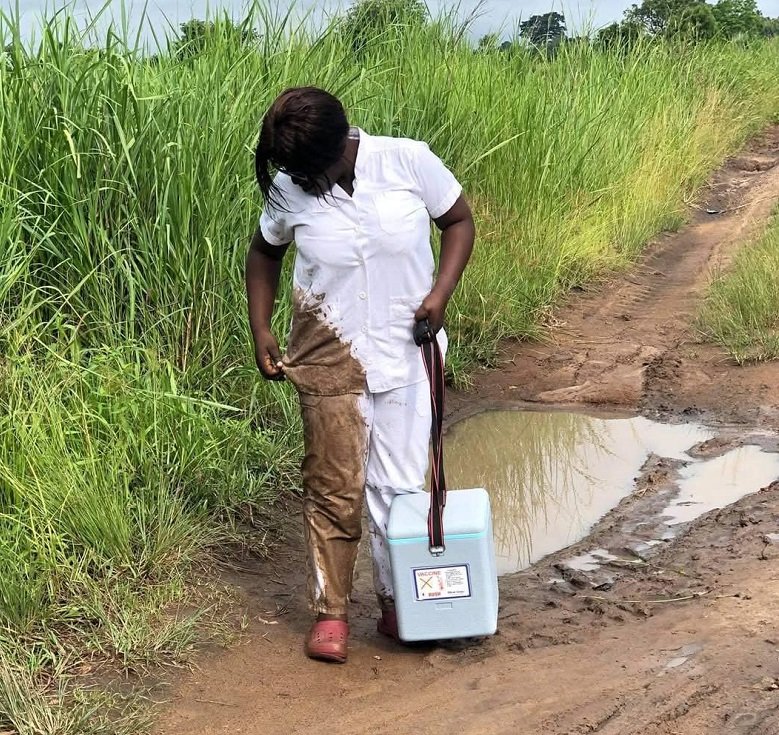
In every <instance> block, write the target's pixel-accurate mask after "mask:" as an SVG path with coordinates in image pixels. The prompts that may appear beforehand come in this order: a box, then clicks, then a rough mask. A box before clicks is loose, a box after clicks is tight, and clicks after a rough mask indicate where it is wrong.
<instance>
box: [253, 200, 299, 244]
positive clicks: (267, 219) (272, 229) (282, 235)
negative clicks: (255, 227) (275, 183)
mask: <svg viewBox="0 0 779 735" xmlns="http://www.w3.org/2000/svg"><path fill="white" fill-rule="evenodd" d="M284 215H285V213H284V212H280V211H279V210H278V209H275V208H274V207H272V206H271V205H269V204H266V206H265V209H263V210H262V214H261V215H260V232H262V236H263V237H264V238H265V240H266V242H267V243H268V244H269V245H276V246H278V247H281V246H282V245H289V243H291V242H292V239H293V232H292V228H291V227H290V226H289V225H288V223H287V221H286V217H285V216H284Z"/></svg>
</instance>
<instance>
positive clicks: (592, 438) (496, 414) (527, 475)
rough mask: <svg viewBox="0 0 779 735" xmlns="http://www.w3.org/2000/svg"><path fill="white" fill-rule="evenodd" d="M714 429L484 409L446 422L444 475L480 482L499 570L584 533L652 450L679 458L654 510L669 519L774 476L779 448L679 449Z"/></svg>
mask: <svg viewBox="0 0 779 735" xmlns="http://www.w3.org/2000/svg"><path fill="white" fill-rule="evenodd" d="M713 437H714V432H713V431H712V430H710V429H707V428H706V427H703V426H700V425H697V424H674V425H671V424H660V423H657V422H654V421H651V420H649V419H646V418H644V417H635V418H627V419H626V418H599V417H593V416H586V415H583V414H577V413H564V412H548V413H541V412H531V411H490V412H486V413H482V414H478V415H476V416H473V417H471V418H468V419H465V420H463V421H461V422H459V423H457V424H455V425H454V426H453V427H452V428H451V429H450V430H449V431H448V432H447V434H446V437H445V442H446V448H445V456H446V473H447V484H448V485H449V487H450V488H458V487H463V488H464V487H485V488H487V490H488V491H489V493H490V497H491V500H492V506H493V517H494V521H495V542H496V551H497V555H498V573H499V574H507V573H510V572H513V571H516V570H518V569H522V568H524V567H527V566H529V565H530V564H532V563H533V562H535V561H537V560H538V559H540V558H542V557H544V556H546V555H547V554H550V553H552V552H554V551H557V550H559V549H562V548H565V547H567V546H569V545H571V544H573V543H575V542H576V541H579V540H580V539H582V538H584V537H585V536H586V535H587V533H588V531H589V530H590V529H591V528H592V526H593V525H594V524H595V523H596V522H597V521H598V520H599V519H600V518H602V517H603V516H604V515H605V514H606V513H607V512H608V511H609V510H611V509H612V508H614V507H615V506H616V505H617V504H618V503H619V502H620V500H622V499H623V498H624V497H626V496H627V495H629V494H630V493H631V492H633V491H634V489H635V480H636V478H637V476H638V475H639V474H640V470H641V467H642V466H643V465H644V463H645V462H646V460H647V458H648V457H649V456H650V455H652V454H654V455H657V456H659V457H664V458H667V459H670V460H679V461H681V462H683V463H684V465H683V466H682V467H681V469H680V477H681V480H680V486H679V492H678V495H676V496H675V497H673V498H672V500H671V502H670V504H669V505H668V506H667V507H666V508H665V510H663V511H662V520H663V521H664V522H665V523H666V524H667V525H668V527H671V526H673V525H674V524H679V523H682V522H684V521H688V520H692V519H693V518H695V517H697V516H698V515H700V514H702V513H704V512H706V511H708V510H711V509H712V508H717V507H723V506H724V505H727V504H729V503H732V502H734V501H735V500H737V499H738V498H740V497H741V496H743V495H746V494H747V493H750V492H754V491H756V490H758V489H760V488H761V487H763V486H765V485H767V484H769V483H770V482H771V481H772V480H774V479H776V478H777V477H779V455H777V454H774V453H769V452H766V451H763V450H762V449H760V448H759V447H757V446H751V445H750V446H742V447H739V448H737V449H734V450H731V451H729V452H727V453H725V454H723V455H722V456H719V457H715V458H712V459H696V458H694V457H692V456H690V455H689V454H688V453H687V450H690V449H692V448H693V447H694V446H695V445H697V444H699V443H701V442H704V441H706V440H708V439H711V438H713ZM658 520H659V519H658ZM651 543H652V542H650V545H651ZM610 558H612V557H611V554H609V552H608V551H606V550H604V549H596V550H595V551H593V552H591V553H590V554H584V555H582V556H581V557H577V558H576V559H573V560H571V562H569V564H573V565H574V566H575V567H578V568H581V569H583V570H588V569H590V568H592V565H597V564H599V563H601V562H603V561H608V560H609V559H610Z"/></svg>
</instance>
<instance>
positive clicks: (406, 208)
mask: <svg viewBox="0 0 779 735" xmlns="http://www.w3.org/2000/svg"><path fill="white" fill-rule="evenodd" d="M374 202H375V205H376V219H377V222H378V225H379V228H380V229H381V231H382V232H383V233H385V234H387V235H408V234H410V233H412V232H418V233H424V234H425V235H427V233H428V231H429V229H430V218H429V216H428V214H427V210H426V209H425V203H424V202H423V201H422V200H421V199H420V198H419V197H418V196H415V195H414V194H412V193H411V192H410V191H385V192H381V193H379V194H377V195H376V196H375V199H374Z"/></svg>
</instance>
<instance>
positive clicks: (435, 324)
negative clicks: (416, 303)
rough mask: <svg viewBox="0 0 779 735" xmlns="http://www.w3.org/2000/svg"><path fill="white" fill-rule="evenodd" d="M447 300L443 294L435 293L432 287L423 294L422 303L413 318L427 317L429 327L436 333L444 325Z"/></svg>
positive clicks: (418, 319)
mask: <svg viewBox="0 0 779 735" xmlns="http://www.w3.org/2000/svg"><path fill="white" fill-rule="evenodd" d="M448 302H449V299H447V298H445V297H444V295H443V294H440V293H436V291H435V289H433V290H432V291H431V292H430V293H429V294H428V295H427V296H425V298H424V299H423V301H422V305H421V306H420V307H419V308H418V309H417V310H416V313H415V314H414V319H415V320H416V321H418V322H421V321H422V320H423V319H427V320H428V322H430V328H431V329H432V330H433V332H436V333H437V332H439V331H440V329H441V327H443V326H444V314H445V313H446V305H447V303H448Z"/></svg>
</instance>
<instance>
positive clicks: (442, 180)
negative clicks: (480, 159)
mask: <svg viewBox="0 0 779 735" xmlns="http://www.w3.org/2000/svg"><path fill="white" fill-rule="evenodd" d="M413 174H414V177H415V179H416V183H417V186H418V187H419V194H420V196H421V197H422V201H423V202H424V203H425V207H426V208H427V211H428V212H429V213H430V216H431V217H432V218H433V219H436V218H437V217H440V216H441V215H443V214H446V213H447V212H448V211H449V210H450V209H451V208H452V206H453V205H454V203H455V202H456V201H457V199H458V198H459V196H460V194H462V191H463V188H462V186H461V185H460V182H459V181H457V179H456V178H455V176H454V174H453V173H452V172H451V171H450V170H449V169H448V168H447V167H446V166H445V165H444V162H443V161H442V160H441V159H440V158H439V157H438V156H436V154H435V153H433V151H431V150H430V148H429V147H428V145H427V143H421V142H420V143H419V144H418V146H415V150H414V158H413Z"/></svg>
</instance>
